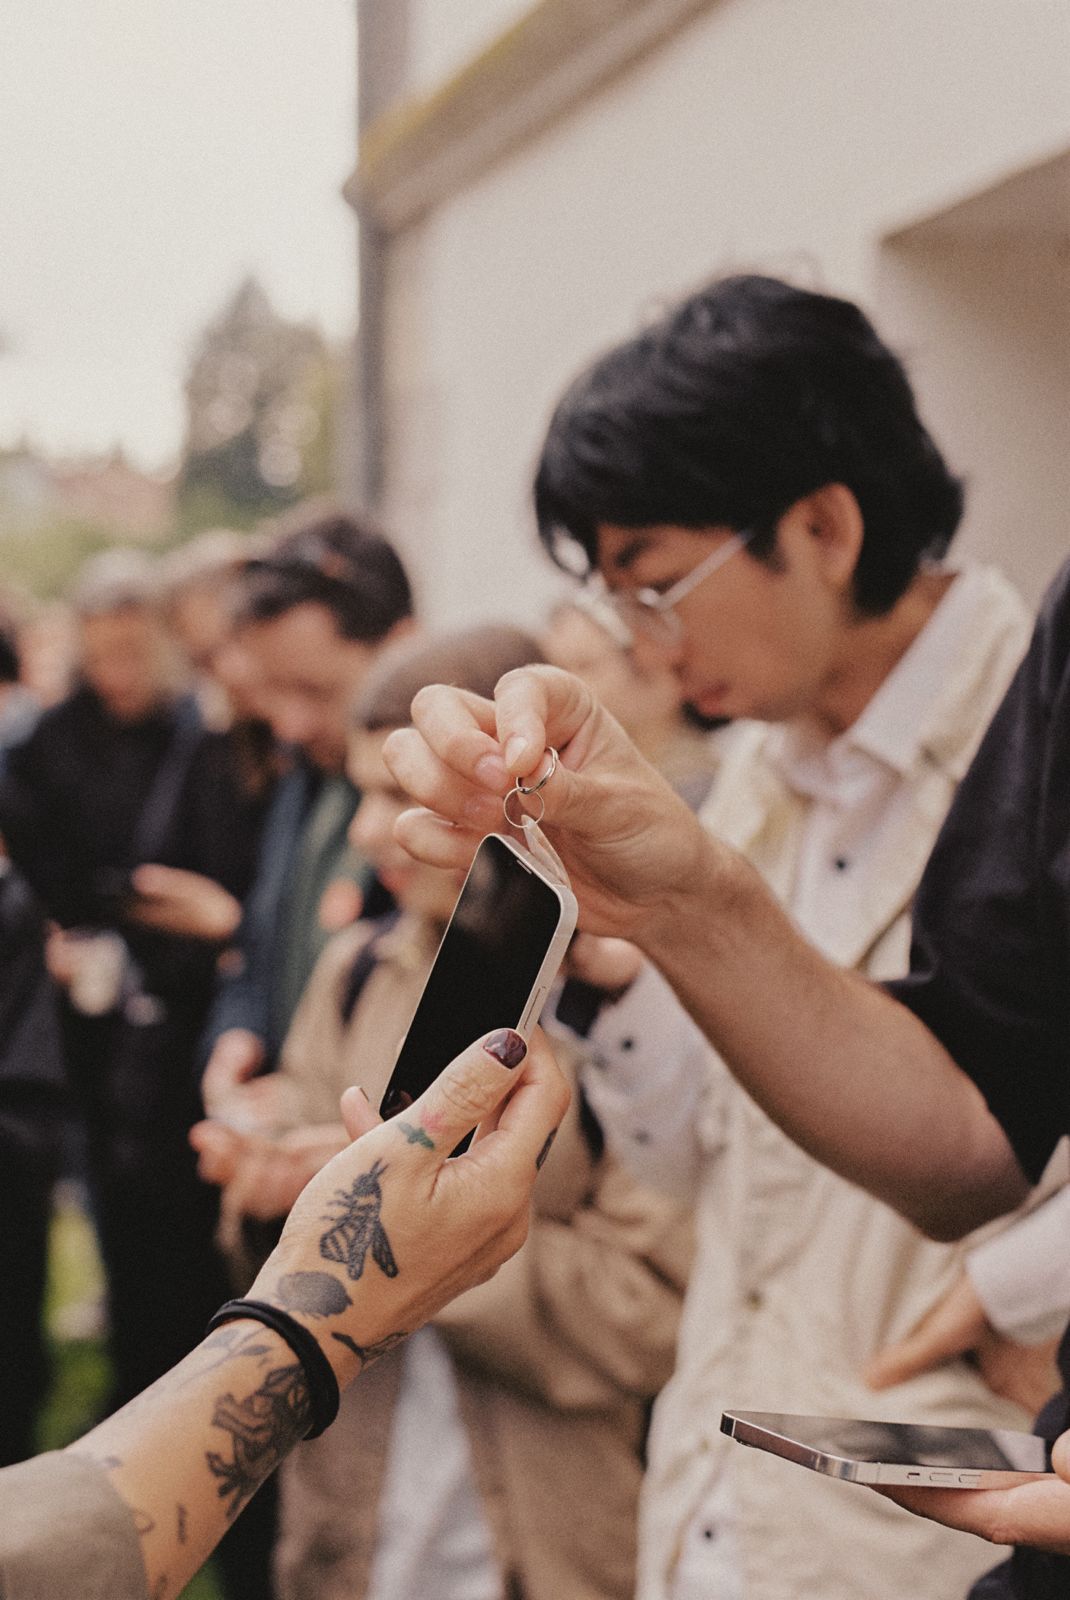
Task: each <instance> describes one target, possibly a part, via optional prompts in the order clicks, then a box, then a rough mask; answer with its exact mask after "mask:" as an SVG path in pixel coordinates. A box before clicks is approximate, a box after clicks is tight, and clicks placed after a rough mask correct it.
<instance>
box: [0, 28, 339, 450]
mask: <svg viewBox="0 0 1070 1600" xmlns="http://www.w3.org/2000/svg"><path fill="white" fill-rule="evenodd" d="M353 10H354V7H353V0H28V3H25V4H19V3H18V0H0V335H2V337H3V341H4V349H3V352H2V353H0V445H4V444H11V443H13V442H14V441H15V440H16V439H17V438H18V437H19V436H20V435H21V434H23V433H26V434H28V435H29V436H30V437H31V439H32V440H33V441H35V442H37V443H39V444H41V445H42V446H44V447H46V448H48V449H50V450H53V451H64V452H89V451H97V450H106V449H108V448H110V447H111V446H112V445H113V444H116V443H118V444H121V445H122V446H123V447H124V448H126V449H127V450H128V451H129V452H130V453H131V454H132V455H133V456H134V457H135V458H136V459H138V460H139V461H140V462H142V463H143V464H145V465H147V466H160V465H163V464H164V463H166V461H167V460H168V459H169V458H171V457H173V456H174V454H175V453H176V451H177V449H178V447H179V444H180V441H181V430H182V391H181V385H182V378H183V374H184V371H185V367H186V362H187V358H188V353H189V350H190V348H191V345H192V342H193V341H194V339H195V338H196V335H197V333H198V331H199V329H200V328H201V327H202V326H203V324H204V323H205V321H206V320H207V319H208V318H209V317H210V316H212V315H213V314H214V313H215V312H216V311H217V310H218V309H219V307H220V305H221V304H222V302H223V300H224V299H225V297H226V296H227V295H228V293H229V292H230V291H231V290H232V289H233V288H234V287H235V286H236V284H237V283H238V282H239V280H240V279H241V278H242V276H243V275H244V274H245V273H247V272H255V273H257V274H258V275H259V277H260V278H261V280H262V281H263V283H264V284H265V286H266V287H267V289H268V292H269V293H270V294H271V296H272V298H273V299H274V300H275V302H276V304H277V306H278V307H279V308H280V310H282V311H284V312H285V313H286V314H288V315H293V316H297V317H301V318H312V319H314V320H316V321H317V322H319V324H320V325H321V327H323V329H324V330H325V331H326V332H327V333H329V334H331V335H339V334H343V333H347V332H349V331H350V330H351V328H352V326H353V321H354V315H355V313H354V296H355V276H356V269H355V264H354V262H355V245H354V231H353V222H352V213H351V212H350V210H349V208H348V206H347V205H346V204H345V202H344V201H343V200H342V198H341V195H340V188H341V185H342V183H343V181H344V180H345V178H346V176H347V175H348V173H349V171H350V170H351V168H352V165H353V162H354V156H355V140H354V131H353V129H354V122H355V110H354V99H355V78H356V67H355V45H354V23H353Z"/></svg>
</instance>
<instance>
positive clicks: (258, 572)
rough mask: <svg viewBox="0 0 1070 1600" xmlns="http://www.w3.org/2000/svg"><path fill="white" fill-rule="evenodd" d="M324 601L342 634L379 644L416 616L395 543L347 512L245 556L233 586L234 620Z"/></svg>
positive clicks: (317, 519)
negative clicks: (234, 586)
mask: <svg viewBox="0 0 1070 1600" xmlns="http://www.w3.org/2000/svg"><path fill="white" fill-rule="evenodd" d="M302 605H318V606H324V607H325V608H326V610H328V611H329V612H330V614H331V616H332V617H333V619H334V623H335V627H336V628H337V630H338V632H339V633H340V634H341V636H342V637H343V638H344V639H356V640H359V641H360V642H361V643H368V644H374V643H377V642H378V641H379V640H380V639H382V638H384V637H385V636H386V634H388V633H389V632H390V630H391V628H393V627H394V625H395V624H396V623H398V622H401V621H403V620H404V619H405V618H406V617H411V615H412V590H411V588H410V586H409V580H408V577H407V576H406V573H405V568H404V567H403V566H402V564H401V558H400V556H399V555H398V553H397V551H396V550H395V549H394V547H393V545H392V544H391V543H390V542H389V540H388V539H386V538H385V537H384V536H383V535H382V534H381V533H380V532H379V531H378V529H376V528H374V527H372V526H371V524H370V523H368V522H366V521H364V520H363V519H360V520H358V519H357V518H356V517H353V516H349V515H347V514H346V513H344V512H336V511H329V512H324V513H321V514H317V515H315V516H313V517H312V518H310V519H306V520H305V521H304V522H303V523H301V524H299V525H297V526H294V527H291V530H290V531H288V532H287V533H285V534H283V535H282V537H281V538H279V539H278V540H277V542H276V543H274V544H273V545H272V546H271V547H270V548H269V549H268V550H266V551H265V552H264V553H263V554H261V555H258V556H256V557H254V558H253V559H252V560H250V561H247V562H246V563H245V565H244V567H243V568H242V569H241V572H240V573H239V576H238V579H237V585H236V600H235V622H236V624H237V625H238V626H239V627H240V626H242V625H248V624H249V623H255V622H270V621H273V620H274V619H275V618H276V617H281V616H284V615H285V614H286V612H288V611H293V610H294V609H295V608H296V607H297V606H302Z"/></svg>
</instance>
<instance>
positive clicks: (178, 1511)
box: [175, 1505, 187, 1544]
mask: <svg viewBox="0 0 1070 1600" xmlns="http://www.w3.org/2000/svg"><path fill="white" fill-rule="evenodd" d="M186 1520H187V1512H186V1508H185V1506H183V1505H178V1506H176V1507H175V1532H176V1534H177V1536H178V1542H179V1544H185V1542H186Z"/></svg>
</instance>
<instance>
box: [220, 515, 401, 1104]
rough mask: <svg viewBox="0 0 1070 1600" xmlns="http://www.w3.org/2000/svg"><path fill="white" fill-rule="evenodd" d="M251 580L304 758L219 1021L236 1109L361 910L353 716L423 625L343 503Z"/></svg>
mask: <svg viewBox="0 0 1070 1600" xmlns="http://www.w3.org/2000/svg"><path fill="white" fill-rule="evenodd" d="M237 588H238V593H237V604H236V615H235V629H236V636H237V644H238V646H239V647H240V649H241V650H242V651H243V652H244V654H245V656H246V657H247V659H248V662H249V667H250V671H251V673H252V677H253V682H254V684H255V689H256V694H257V696H258V698H259V703H260V709H261V711H262V714H263V715H264V717H265V718H266V719H267V721H268V722H269V723H270V724H271V727H272V729H273V730H274V733H275V736H276V738H277V739H278V740H279V741H280V742H281V743H282V744H283V745H287V746H290V747H291V748H292V750H293V751H294V764H293V767H292V769H291V771H290V772H289V774H288V775H287V776H286V777H285V778H284V779H283V781H282V782H281V783H280V784H279V785H278V788H277V790H276V793H275V796H274V800H273V802H272V807H271V811H270V813H269V816H268V820H267V824H266V827H265V831H264V837H263V842H262V846H261V853H260V863H259V868H258V872H257V877H256V882H255V883H254V885H253V888H252V891H251V893H250V895H249V897H248V899H247V901H246V905H245V915H244V919H243V924H242V930H241V936H240V946H241V957H240V967H239V970H237V971H236V972H235V973H234V974H233V975H232V976H231V977H230V978H229V979H228V980H227V981H226V982H225V983H224V984H223V986H222V989H221V991H220V994H219V997H218V999H217V1002H216V1006H215V1010H214V1013H213V1017H212V1021H211V1024H210V1026H209V1029H208V1049H209V1057H208V1064H207V1067H206V1069H205V1075H204V1082H203V1092H204V1097H205V1105H206V1109H207V1110H208V1111H209V1112H210V1114H213V1115H224V1116H225V1115H226V1106H227V1102H228V1099H229V1097H230V1094H231V1091H232V1090H233V1089H234V1088H235V1087H236V1085H238V1084H240V1083H242V1082H244V1081H246V1080H247V1079H248V1078H250V1077H251V1076H252V1075H253V1074H255V1073H257V1072H259V1071H261V1070H263V1069H264V1068H268V1069H270V1068H271V1067H273V1066H274V1064H275V1061H276V1059H277V1056H278V1051H279V1048H280V1047H281V1044H282V1041H283V1039H284V1038H285V1036H286V1031H287V1029H288V1027H289V1024H290V1020H291V1018H292V1016H293V1013H294V1010H295V1009H296V1006H297V1002H298V1000H299V999H300V997H301V992H302V990H303V989H304V987H305V984H306V983H307V982H308V979H309V977H310V975H311V972H312V968H313V967H314V966H315V963H316V960H317V958H318V956H319V955H320V953H321V951H322V949H323V947H324V945H325V944H326V942H327V939H328V938H329V937H330V934H331V933H332V932H334V931H336V929H337V928H338V927H340V926H344V925H345V924H346V923H347V922H349V921H352V920H353V919H354V918H355V917H357V916H359V915H360V914H361V909H362V896H363V892H364V891H365V890H366V889H368V888H369V886H370V884H371V874H370V872H369V871H368V869H367V867H366V866H365V865H364V864H363V863H362V862H361V861H360V860H359V858H357V857H356V856H355V855H354V854H353V853H352V852H351V851H350V850H349V848H348V846H347V843H346V833H347V830H348V827H349V823H350V820H351V818H352V815H353V811H354V809H355V807H356V803H357V793H356V790H355V789H354V788H353V786H352V784H350V782H349V780H348V779H347V777H346V775H345V770H344V767H345V754H346V739H347V736H348V731H349V715H350V710H351V708H352V705H353V702H354V700H355V699H356V696H357V693H358V691H359V689H360V686H361V684H362V683H363V681H364V678H365V675H366V674H367V672H368V669H369V667H370V666H371V664H372V662H373V661H374V659H375V657H376V655H377V653H378V651H379V649H380V648H381V647H382V646H383V644H385V643H386V641H387V640H388V639H393V638H396V637H399V636H400V635H401V634H402V633H404V632H405V631H406V630H407V629H409V628H411V627H412V626H413V620H412V613H413V602H412V591H411V589H410V587H409V581H408V578H407V576H406V574H405V569H404V567H403V566H402V563H401V560H400V558H399V556H398V555H397V552H396V551H395V550H394V548H393V546H392V545H391V544H390V543H389V542H388V541H387V540H386V539H385V538H384V537H383V536H382V535H381V534H380V533H378V532H377V531H376V530H375V529H373V528H372V527H370V526H369V525H366V524H365V523H363V522H360V521H358V520H357V519H356V518H354V517H350V516H346V515H343V514H341V513H338V512H334V511H330V510H327V511H324V510H322V509H321V510H319V511H313V512H311V513H309V512H308V511H305V512H303V513H302V514H301V516H300V520H299V521H298V522H297V523H296V524H294V525H292V526H291V527H290V528H289V529H288V530H287V531H286V532H284V533H283V534H282V536H281V537H279V538H278V539H277V541H276V542H275V544H274V545H273V546H272V547H270V548H269V549H268V550H266V551H265V552H264V553H263V554H262V555H259V556H258V557H256V558H255V559H254V560H252V561H249V562H247V563H246V566H245V568H244V571H243V572H242V574H241V575H240V577H239V579H238V586H237ZM347 889H348V891H349V893H348V896H347V895H346V892H345V891H346V890H347ZM338 899H341V900H342V901H343V905H342V907H341V910H340V911H339V910H338V909H337V907H335V906H332V900H338Z"/></svg>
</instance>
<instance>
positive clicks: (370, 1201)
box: [320, 1161, 398, 1283]
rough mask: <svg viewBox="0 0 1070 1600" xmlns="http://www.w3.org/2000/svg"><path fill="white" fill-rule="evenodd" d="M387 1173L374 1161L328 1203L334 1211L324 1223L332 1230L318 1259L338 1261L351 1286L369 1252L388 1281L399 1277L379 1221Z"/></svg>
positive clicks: (359, 1274) (384, 1164)
mask: <svg viewBox="0 0 1070 1600" xmlns="http://www.w3.org/2000/svg"><path fill="white" fill-rule="evenodd" d="M386 1170H387V1169H386V1163H385V1162H383V1161H376V1162H375V1164H374V1165H373V1166H372V1167H371V1168H370V1170H369V1171H368V1172H365V1173H362V1174H361V1176H360V1177H359V1178H358V1179H357V1181H356V1182H355V1183H354V1184H353V1185H352V1186H351V1187H350V1188H349V1189H336V1190H335V1193H334V1199H333V1200H332V1202H331V1205H332V1207H333V1211H332V1212H331V1213H330V1214H329V1215H327V1216H326V1217H324V1219H323V1220H324V1221H325V1222H329V1223H330V1224H331V1226H330V1227H329V1228H328V1229H327V1232H326V1233H325V1234H324V1235H323V1237H322V1238H321V1239H320V1255H321V1256H322V1257H323V1259H324V1261H337V1262H339V1263H340V1264H341V1265H342V1266H344V1267H345V1269H346V1272H347V1273H348V1275H349V1277H350V1278H351V1279H352V1280H353V1282H354V1283H356V1282H357V1280H358V1279H359V1278H360V1276H361V1274H362V1273H363V1271H364V1263H365V1261H366V1260H367V1257H368V1251H369V1250H370V1251H371V1253H372V1260H373V1261H374V1262H375V1263H376V1265H377V1266H378V1267H379V1268H380V1270H381V1271H382V1272H384V1273H385V1274H386V1276H387V1277H388V1278H396V1277H397V1275H398V1264H397V1262H396V1261H395V1260H394V1252H393V1250H392V1249H391V1248H390V1240H389V1239H388V1238H387V1235H386V1229H385V1228H384V1227H383V1224H382V1221H381V1220H380V1213H381V1211H382V1208H383V1191H382V1187H381V1185H380V1183H379V1179H380V1178H381V1177H382V1175H383V1173H384V1172H385V1171H386Z"/></svg>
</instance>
